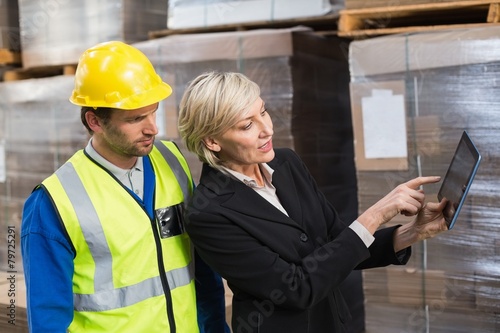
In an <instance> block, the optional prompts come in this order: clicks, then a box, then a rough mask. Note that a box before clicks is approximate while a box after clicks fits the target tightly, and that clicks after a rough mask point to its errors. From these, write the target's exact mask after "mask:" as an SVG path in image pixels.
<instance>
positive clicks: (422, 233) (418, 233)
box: [394, 199, 448, 252]
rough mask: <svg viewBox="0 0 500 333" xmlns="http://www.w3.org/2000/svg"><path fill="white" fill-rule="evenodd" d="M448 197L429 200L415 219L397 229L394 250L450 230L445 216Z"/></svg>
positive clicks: (396, 250)
mask: <svg viewBox="0 0 500 333" xmlns="http://www.w3.org/2000/svg"><path fill="white" fill-rule="evenodd" d="M445 207H446V199H443V200H441V202H429V203H426V204H425V205H424V207H423V208H422V210H420V212H419V213H418V215H417V216H416V217H415V219H414V220H413V221H412V222H411V223H408V224H405V225H403V226H401V227H399V228H397V229H396V231H395V232H394V251H395V252H398V251H401V250H403V249H405V248H407V247H408V246H411V245H412V244H414V243H416V242H418V241H421V240H424V239H428V238H432V237H434V236H436V235H437V234H439V233H441V232H443V231H446V230H448V225H447V224H446V220H445V219H444V216H443V209H444V208H445Z"/></svg>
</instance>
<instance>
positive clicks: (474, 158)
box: [438, 131, 481, 229]
mask: <svg viewBox="0 0 500 333" xmlns="http://www.w3.org/2000/svg"><path fill="white" fill-rule="evenodd" d="M480 162H481V154H480V153H479V151H478V150H477V148H476V146H475V145H474V143H473V142H472V140H471V138H470V137H469V134H468V133H467V131H464V132H463V134H462V137H461V138H460V141H459V143H458V146H457V149H456V151H455V154H454V155H453V158H452V160H451V163H450V166H449V167H448V171H447V172H446V175H445V176H444V179H443V182H442V184H441V188H440V189H439V192H438V200H439V201H441V199H442V198H446V200H447V201H448V202H447V204H446V207H445V209H444V211H443V213H444V218H445V219H446V222H447V224H448V229H451V228H453V226H454V225H455V222H456V221H457V218H458V214H459V213H460V210H461V209H462V206H463V204H464V201H465V198H466V197H467V193H468V192H469V188H470V186H471V184H472V181H473V180H474V176H475V175H476V172H477V169H478V167H479V163H480Z"/></svg>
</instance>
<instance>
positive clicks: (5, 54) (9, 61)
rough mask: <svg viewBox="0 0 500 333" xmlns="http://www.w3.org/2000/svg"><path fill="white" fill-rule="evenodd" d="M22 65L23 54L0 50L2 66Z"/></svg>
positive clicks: (0, 63)
mask: <svg viewBox="0 0 500 333" xmlns="http://www.w3.org/2000/svg"><path fill="white" fill-rule="evenodd" d="M19 64H21V54H20V53H18V52H13V51H10V50H7V49H0V65H19Z"/></svg>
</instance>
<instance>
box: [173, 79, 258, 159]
mask: <svg viewBox="0 0 500 333" xmlns="http://www.w3.org/2000/svg"><path fill="white" fill-rule="evenodd" d="M259 96H260V88H259V86H258V85H257V84H256V83H255V82H253V81H251V80H250V79H249V78H248V77H246V76H245V75H243V74H240V73H233V72H209V73H204V74H201V75H199V76H198V77H196V78H195V79H194V80H193V81H191V83H190V84H189V85H188V87H187V89H186V91H185V92H184V95H183V96H182V99H181V102H180V106H179V124H178V125H179V132H180V134H181V137H182V140H183V141H184V143H185V144H186V147H187V149H188V150H189V151H191V152H193V153H195V154H196V155H197V156H198V158H199V159H200V161H202V162H205V163H208V164H209V165H211V166H212V167H215V168H218V167H220V165H221V161H220V159H219V158H218V157H217V154H216V153H215V152H213V151H212V150H210V149H208V148H207V147H206V146H205V143H204V142H203V140H204V139H205V138H210V137H216V136H219V135H221V134H223V133H224V132H226V131H227V130H228V129H229V128H231V127H232V126H234V125H236V123H237V122H238V121H239V120H240V119H241V118H242V116H244V115H246V114H247V113H248V112H249V111H250V107H251V106H252V105H253V103H254V102H255V101H256V100H257V98H258V97H259Z"/></svg>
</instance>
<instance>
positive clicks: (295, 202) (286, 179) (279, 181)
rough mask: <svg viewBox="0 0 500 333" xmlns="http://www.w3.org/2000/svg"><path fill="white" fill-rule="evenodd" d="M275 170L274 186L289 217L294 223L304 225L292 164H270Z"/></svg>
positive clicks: (277, 162)
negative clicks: (291, 168)
mask: <svg viewBox="0 0 500 333" xmlns="http://www.w3.org/2000/svg"><path fill="white" fill-rule="evenodd" d="M273 162H274V161H273ZM270 166H271V167H272V168H273V170H274V173H273V185H274V187H275V188H276V194H277V195H278V198H279V199H280V202H281V204H282V205H283V207H284V208H285V210H286V211H287V212H288V216H290V218H292V219H293V220H294V221H296V222H297V223H299V224H300V225H301V224H302V223H301V222H302V206H301V204H300V199H299V191H298V189H297V187H296V186H295V183H294V182H293V177H292V174H291V170H290V163H288V162H287V161H285V162H284V163H279V161H276V163H270Z"/></svg>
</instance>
